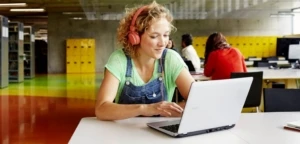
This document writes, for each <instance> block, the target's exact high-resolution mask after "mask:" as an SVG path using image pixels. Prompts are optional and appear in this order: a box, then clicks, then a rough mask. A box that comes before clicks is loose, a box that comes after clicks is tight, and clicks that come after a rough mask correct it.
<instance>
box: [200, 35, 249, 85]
mask: <svg viewBox="0 0 300 144" xmlns="http://www.w3.org/2000/svg"><path fill="white" fill-rule="evenodd" d="M232 72H247V68H246V64H245V61H244V57H243V55H242V53H241V52H240V51H239V50H238V49H237V48H233V47H230V45H229V44H228V43H227V40H226V38H225V36H224V35H222V34H221V33H218V32H217V33H213V34H211V35H210V36H209V37H208V39H207V41H206V46H205V60H204V75H205V76H207V77H211V79H213V80H216V79H228V78H230V75H231V73H232Z"/></svg>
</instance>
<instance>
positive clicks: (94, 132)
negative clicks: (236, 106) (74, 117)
mask: <svg viewBox="0 0 300 144" xmlns="http://www.w3.org/2000/svg"><path fill="white" fill-rule="evenodd" d="M167 119H176V118H131V119H126V120H120V121H99V120H97V119H96V118H95V117H91V118H83V119H82V120H81V121H80V123H79V125H78V126H77V128H76V130H75V132H74V133H73V136H72V137H71V139H70V141H69V144H83V143H88V144H99V143H103V144H106V143H107V144H183V143H185V144H190V143H195V144H199V143H209V144H220V143H226V144H227V143H228V144H299V143H300V132H295V131H291V130H285V129H283V125H285V124H286V123H287V122H291V121H296V120H300V113H299V112H298V113H243V114H242V115H241V118H240V120H239V122H238V123H237V124H236V126H235V127H234V128H232V129H230V130H225V131H219V132H214V133H209V134H203V135H197V136H191V137H185V138H172V137H169V136H167V135H165V134H163V133H159V132H157V131H155V130H153V129H150V128H148V127H147V126H146V123H148V122H154V121H160V120H167Z"/></svg>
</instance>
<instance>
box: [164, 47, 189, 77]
mask: <svg viewBox="0 0 300 144" xmlns="http://www.w3.org/2000/svg"><path fill="white" fill-rule="evenodd" d="M165 68H166V72H167V74H170V75H171V77H169V78H170V80H171V81H172V82H174V83H175V81H176V79H177V77H178V75H179V74H180V72H181V71H182V69H183V68H186V69H188V67H187V65H186V64H185V62H184V61H183V59H182V57H181V56H180V55H179V54H178V53H177V52H176V51H173V50H168V52H167V55H166V60H165Z"/></svg>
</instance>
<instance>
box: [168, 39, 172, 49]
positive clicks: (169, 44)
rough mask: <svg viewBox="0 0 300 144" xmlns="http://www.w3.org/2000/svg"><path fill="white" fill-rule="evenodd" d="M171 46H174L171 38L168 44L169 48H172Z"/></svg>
mask: <svg viewBox="0 0 300 144" xmlns="http://www.w3.org/2000/svg"><path fill="white" fill-rule="evenodd" d="M171 47H172V41H171V40H169V42H168V45H167V48H171Z"/></svg>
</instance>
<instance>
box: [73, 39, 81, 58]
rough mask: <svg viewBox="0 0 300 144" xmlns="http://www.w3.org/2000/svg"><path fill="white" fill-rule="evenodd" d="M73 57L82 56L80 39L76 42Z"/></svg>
mask: <svg viewBox="0 0 300 144" xmlns="http://www.w3.org/2000/svg"><path fill="white" fill-rule="evenodd" d="M73 56H80V40H78V39H75V40H74V45H73Z"/></svg>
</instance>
